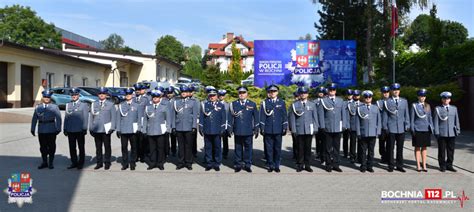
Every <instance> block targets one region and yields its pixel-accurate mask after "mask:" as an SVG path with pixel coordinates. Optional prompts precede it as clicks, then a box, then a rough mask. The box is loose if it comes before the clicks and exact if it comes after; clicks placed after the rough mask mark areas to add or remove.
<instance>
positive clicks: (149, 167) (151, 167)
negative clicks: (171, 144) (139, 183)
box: [146, 166, 155, 170]
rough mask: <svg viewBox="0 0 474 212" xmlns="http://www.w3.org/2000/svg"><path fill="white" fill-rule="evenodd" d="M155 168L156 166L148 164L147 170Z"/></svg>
mask: <svg viewBox="0 0 474 212" xmlns="http://www.w3.org/2000/svg"><path fill="white" fill-rule="evenodd" d="M153 168H155V166H148V168H146V170H152V169H153Z"/></svg>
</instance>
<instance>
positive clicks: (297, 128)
mask: <svg viewBox="0 0 474 212" xmlns="http://www.w3.org/2000/svg"><path fill="white" fill-rule="evenodd" d="M298 93H299V95H300V98H299V100H298V101H295V102H293V104H291V107H290V111H289V114H290V115H289V117H290V118H289V120H288V121H289V125H290V129H291V133H292V134H295V135H296V139H297V142H298V145H297V146H298V156H297V161H296V171H297V172H301V171H302V170H303V164H304V170H306V171H307V172H313V169H311V165H310V161H311V142H312V140H313V135H315V134H316V133H317V132H318V128H319V123H318V112H317V109H316V105H315V104H314V103H313V102H311V101H308V93H309V88H308V87H299V88H298Z"/></svg>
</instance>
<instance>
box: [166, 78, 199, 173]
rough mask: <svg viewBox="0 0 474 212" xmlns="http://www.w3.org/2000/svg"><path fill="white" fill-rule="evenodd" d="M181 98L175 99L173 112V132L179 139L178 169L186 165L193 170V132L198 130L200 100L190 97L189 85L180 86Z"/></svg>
mask: <svg viewBox="0 0 474 212" xmlns="http://www.w3.org/2000/svg"><path fill="white" fill-rule="evenodd" d="M180 92H181V94H180V98H177V99H175V100H174V101H173V104H172V105H171V106H172V107H173V110H172V113H171V120H172V122H171V128H172V131H171V133H172V134H174V135H176V139H177V140H178V157H179V164H178V165H177V166H176V169H177V170H179V169H182V168H184V167H186V168H187V169H188V170H192V163H193V150H192V148H193V139H194V137H193V133H194V132H196V128H197V120H198V116H199V102H198V101H197V100H196V99H193V98H190V97H189V93H190V92H191V90H190V89H189V87H188V86H185V85H183V86H181V87H180Z"/></svg>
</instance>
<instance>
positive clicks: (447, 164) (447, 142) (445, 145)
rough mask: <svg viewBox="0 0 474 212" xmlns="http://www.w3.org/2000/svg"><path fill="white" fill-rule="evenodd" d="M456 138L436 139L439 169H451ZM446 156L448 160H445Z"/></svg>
mask: <svg viewBox="0 0 474 212" xmlns="http://www.w3.org/2000/svg"><path fill="white" fill-rule="evenodd" d="M455 142H456V137H439V138H438V163H439V168H440V169H446V168H452V167H453V161H454V146H455ZM446 156H448V159H447V160H446Z"/></svg>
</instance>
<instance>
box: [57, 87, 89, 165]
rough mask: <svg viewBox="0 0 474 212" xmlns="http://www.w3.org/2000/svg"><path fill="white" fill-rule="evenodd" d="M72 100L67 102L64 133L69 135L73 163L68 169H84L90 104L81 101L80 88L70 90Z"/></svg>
mask: <svg viewBox="0 0 474 212" xmlns="http://www.w3.org/2000/svg"><path fill="white" fill-rule="evenodd" d="M70 94H71V99H72V101H71V102H69V103H67V104H66V109H65V113H66V115H65V117H64V127H63V132H64V135H65V136H67V137H68V141H69V154H70V155H71V165H70V166H69V167H67V168H68V169H73V168H77V169H82V167H83V166H84V157H85V155H86V153H85V150H84V144H85V136H86V134H87V124H89V105H88V104H87V103H84V102H81V101H79V89H77V88H72V89H71V90H70ZM76 145H77V146H78V147H79V161H78V159H77V150H76Z"/></svg>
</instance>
